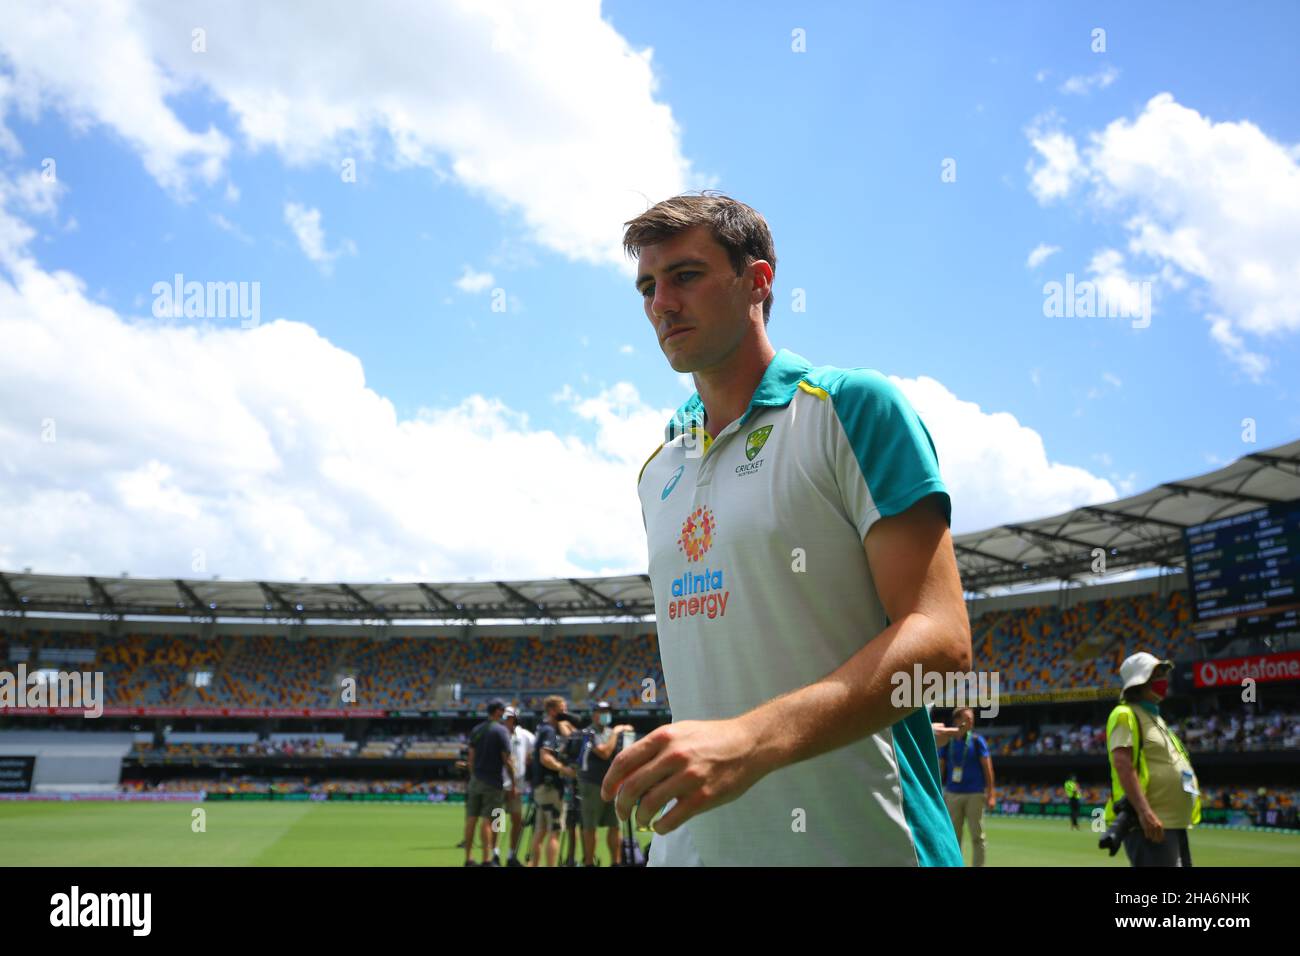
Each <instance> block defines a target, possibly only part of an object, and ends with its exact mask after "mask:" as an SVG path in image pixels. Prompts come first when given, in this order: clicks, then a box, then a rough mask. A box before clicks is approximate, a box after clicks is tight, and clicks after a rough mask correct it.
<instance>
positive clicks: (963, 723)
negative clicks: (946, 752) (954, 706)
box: [957, 710, 975, 733]
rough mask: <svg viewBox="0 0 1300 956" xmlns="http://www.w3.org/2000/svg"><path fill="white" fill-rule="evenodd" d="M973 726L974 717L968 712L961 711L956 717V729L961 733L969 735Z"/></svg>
mask: <svg viewBox="0 0 1300 956" xmlns="http://www.w3.org/2000/svg"><path fill="white" fill-rule="evenodd" d="M974 726H975V717H974V715H972V714H971V712H970V711H969V710H963V711H962V712H961V713H960V714H958V715H957V728H958V729H959V730H960V731H961V732H962V733H970V729H971V728H972V727H974Z"/></svg>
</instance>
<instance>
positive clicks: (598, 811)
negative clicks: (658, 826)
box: [578, 700, 632, 866]
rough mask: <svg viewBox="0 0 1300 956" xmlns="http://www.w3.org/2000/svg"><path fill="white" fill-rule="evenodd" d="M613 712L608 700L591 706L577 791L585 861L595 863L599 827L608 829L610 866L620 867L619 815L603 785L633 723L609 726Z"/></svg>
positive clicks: (583, 860) (607, 840) (606, 834)
mask: <svg viewBox="0 0 1300 956" xmlns="http://www.w3.org/2000/svg"><path fill="white" fill-rule="evenodd" d="M613 722H614V715H613V713H612V712H611V710H610V706H609V702H608V701H604V700H602V701H600V702H599V703H597V704H596V706H595V707H594V708H592V721H591V724H590V726H588V727H587V728H586V729H585V730H584V731H583V737H584V740H583V747H582V762H581V764H580V766H579V769H578V792H579V794H580V796H581V798H582V863H583V865H584V866H595V865H596V830H597V829H598V828H600V827H604V828H605V843H606V845H607V846H608V847H609V859H610V865H612V866H618V864H619V850H620V848H621V847H620V841H619V833H618V816H617V814H615V812H614V803H613V801H612V800H611V801H609V802H606V801H604V800H602V799H601V798H600V785H601V784H602V783H604V782H605V774H606V772H607V771H608V770H609V765H610V764H611V763H612V762H613V761H614V757H615V756H616V755H617V754H618V752H619V751H620V750H622V749H623V731H625V730H631V729H632V726H631V725H630V724H619V725H618V726H617V727H613V726H610V725H611V724H613Z"/></svg>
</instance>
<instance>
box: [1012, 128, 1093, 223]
mask: <svg viewBox="0 0 1300 956" xmlns="http://www.w3.org/2000/svg"><path fill="white" fill-rule="evenodd" d="M1051 121H1052V120H1051V118H1050V117H1047V118H1044V119H1041V120H1039V121H1036V122H1035V123H1034V124H1033V125H1031V127H1030V129H1029V131H1028V135H1029V141H1030V143H1031V144H1033V147H1034V149H1036V150H1037V151H1038V154H1039V156H1040V157H1042V162H1041V163H1038V164H1035V162H1034V161H1033V160H1032V159H1031V160H1030V161H1029V162H1028V164H1026V166H1025V171H1026V172H1028V173H1029V174H1030V180H1029V190H1030V192H1032V193H1033V194H1034V197H1035V198H1036V199H1037V200H1038V201H1039V202H1040V203H1048V202H1052V201H1053V200H1056V199H1060V198H1062V197H1063V196H1066V195H1067V194H1068V193H1069V192H1070V190H1071V189H1072V188H1073V186H1074V184H1075V183H1076V182H1077V181H1078V180H1080V179H1082V178H1083V175H1084V172H1085V170H1084V167H1083V162H1082V160H1080V158H1079V148H1078V146H1076V145H1075V142H1074V139H1073V138H1072V137H1071V136H1069V135H1067V134H1065V133H1063V132H1061V131H1060V130H1059V129H1051V128H1049V127H1048V126H1047V125H1046V124H1048V123H1050V122H1051Z"/></svg>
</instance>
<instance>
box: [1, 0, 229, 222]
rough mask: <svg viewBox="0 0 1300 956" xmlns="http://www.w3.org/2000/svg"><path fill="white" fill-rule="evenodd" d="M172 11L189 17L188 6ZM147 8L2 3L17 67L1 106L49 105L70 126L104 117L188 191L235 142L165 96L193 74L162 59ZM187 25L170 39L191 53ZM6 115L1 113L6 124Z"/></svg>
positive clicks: (157, 171) (175, 190)
mask: <svg viewBox="0 0 1300 956" xmlns="http://www.w3.org/2000/svg"><path fill="white" fill-rule="evenodd" d="M171 14H172V15H173V16H176V17H180V18H184V19H187V20H188V19H189V18H190V11H180V10H172V11H171ZM148 16H149V14H148V13H147V12H146V11H143V10H141V9H139V8H138V7H137V6H136V5H135V4H131V3H126V2H123V0H107V2H104V3H93V4H80V3H71V2H69V3H62V4H59V3H49V2H41V3H10V4H6V5H5V14H4V28H3V29H2V30H0V54H3V58H4V59H7V60H8V63H9V66H10V68H11V69H12V71H13V72H12V74H10V76H9V78H8V79H7V80H6V83H5V93H4V95H0V109H4V110H7V109H8V108H9V107H11V106H12V107H16V108H17V110H18V112H20V113H21V114H22V115H23V116H24V117H25V118H28V119H34V118H35V117H36V116H38V115H39V114H40V112H42V110H44V109H48V108H52V109H55V110H57V111H58V112H59V113H61V114H62V115H63V116H64V118H65V119H66V120H67V121H68V123H69V124H70V125H71V126H72V127H73V128H74V129H81V130H84V129H86V128H87V127H89V126H91V125H93V124H95V123H102V124H104V125H107V126H109V127H111V128H113V130H115V131H116V132H117V133H118V134H119V135H120V136H122V138H123V139H124V140H126V142H127V143H129V144H130V146H131V147H132V148H133V149H134V150H135V151H136V152H137V153H139V155H140V158H141V160H142V162H143V163H144V166H145V168H146V169H147V170H148V171H149V173H150V175H152V176H153V177H154V178H155V179H156V180H157V181H158V183H159V184H160V185H161V186H163V187H164V188H165V189H167V190H168V191H169V192H171V193H172V194H173V195H176V196H177V197H179V198H183V197H185V196H186V195H187V194H188V187H189V183H190V182H191V181H192V180H194V179H199V180H201V181H203V182H206V183H212V182H214V181H215V180H216V179H217V177H218V175H219V174H220V172H221V169H222V166H223V164H224V163H225V161H226V158H227V156H228V155H229V152H230V143H229V141H228V140H227V139H226V137H225V136H224V135H222V133H221V132H219V131H218V130H216V129H212V128H209V129H208V130H207V131H206V132H202V133H200V132H195V131H193V130H190V129H188V128H187V127H186V126H185V124H184V123H182V122H181V121H180V120H179V119H178V118H177V117H176V115H175V114H174V113H173V112H172V110H171V108H170V107H169V106H168V105H167V102H166V100H167V99H168V98H171V97H174V96H176V95H177V94H179V93H182V92H184V91H185V90H186V88H187V85H188V84H187V83H186V81H185V80H183V79H180V78H178V77H176V76H174V75H172V74H170V73H169V72H168V71H166V70H164V69H162V68H160V66H159V64H158V63H157V58H156V57H155V55H154V53H153V51H152V50H151V49H150V40H149V39H148V37H147V34H146V31H145V29H144V21H145V20H146V19H147V18H148ZM201 19H203V18H202V17H195V18H194V20H195V22H198V21H199V20H201ZM191 26H192V24H191V23H188V22H187V24H186V26H185V28H184V29H182V30H180V31H179V32H178V33H176V34H173V35H172V37H171V38H169V40H168V42H170V43H171V44H173V45H174V46H176V48H177V50H178V51H182V52H183V55H184V56H187V57H188V56H193V54H191V53H190V52H189V43H188V37H189V31H190V28H191ZM176 37H180V38H182V39H181V40H180V41H178V40H177V39H176ZM160 39H161V38H160ZM4 118H5V117H4V115H3V113H0V125H3V120H4ZM11 136H12V134H10V137H11ZM3 138H5V139H8V138H9V137H3Z"/></svg>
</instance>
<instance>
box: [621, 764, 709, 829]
mask: <svg viewBox="0 0 1300 956" xmlns="http://www.w3.org/2000/svg"><path fill="white" fill-rule="evenodd" d="M697 787H698V784H694V783H692V781H691V780H690V779H688V778H687V777H686V775H685V774H680V773H678V774H672V775H670V776H668V777H666V778H665V779H663V780H661V781H660V782H659V783H657V784H655V785H654V786H653V787H651V788H650V789H649V790H647V791H646V792H645V794H644V795H643V796H642V797H641V802H640V803H639V804H637V805H636V825H637V826H638V827H641V828H645V827H648V826H649V825H650V821H651V820H653V819H654V818H655V814H656V813H658V812H659V811H660V810H662V809H663V808H664V807H665V806H666V805H667V803H668V801H669V800H672V799H673V798H674V797H676V798H677V799H678V800H679V801H680V800H681V799H682V798H683V797H685V796H686V795H687V794H689V793H691V792H692V791H694V790H695V789H696V788H697Z"/></svg>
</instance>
